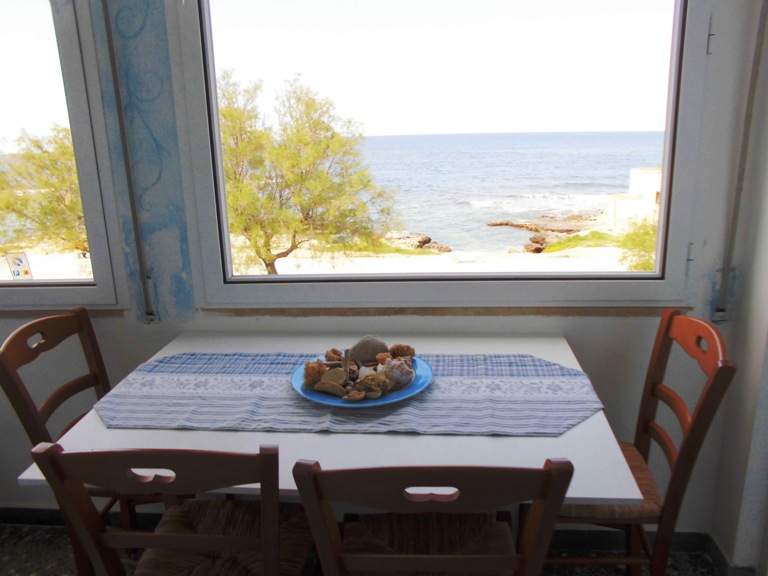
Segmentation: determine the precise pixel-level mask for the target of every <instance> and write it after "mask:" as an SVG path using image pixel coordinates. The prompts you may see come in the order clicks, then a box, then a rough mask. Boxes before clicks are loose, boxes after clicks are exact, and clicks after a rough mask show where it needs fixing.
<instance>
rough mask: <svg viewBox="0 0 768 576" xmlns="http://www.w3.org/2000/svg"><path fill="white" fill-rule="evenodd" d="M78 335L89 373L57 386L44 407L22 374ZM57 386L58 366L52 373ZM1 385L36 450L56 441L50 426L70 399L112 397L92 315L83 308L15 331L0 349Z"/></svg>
mask: <svg viewBox="0 0 768 576" xmlns="http://www.w3.org/2000/svg"><path fill="white" fill-rule="evenodd" d="M73 336H77V337H78V338H79V341H80V345H81V347H82V350H83V354H84V357H85V360H86V363H87V366H88V372H86V373H85V374H83V375H81V376H78V377H76V378H74V379H72V380H70V381H68V382H57V383H56V385H55V388H53V389H52V390H51V392H50V393H49V395H48V397H47V399H46V400H45V401H43V402H42V403H40V404H39V405H38V404H37V403H35V401H34V399H33V397H32V395H31V394H30V389H31V388H30V386H34V384H33V383H30V382H25V381H24V379H23V378H22V377H21V374H20V373H19V369H20V368H22V367H23V366H26V365H27V364H31V363H32V362H35V361H36V360H38V359H39V358H40V357H41V356H42V355H43V354H44V353H46V352H49V351H51V350H53V349H54V348H56V347H57V346H59V345H60V344H61V343H62V342H64V341H65V340H68V339H69V338H71V337H73ZM48 374H50V376H51V378H50V380H49V379H47V378H46V381H45V382H44V383H41V387H42V384H44V385H45V386H46V387H48V386H50V382H51V381H55V378H56V376H55V375H56V367H55V366H51V367H50V370H49V371H48ZM0 385H2V387H3V391H4V392H5V394H6V396H8V400H9V401H10V402H11V405H12V406H13V409H14V410H15V412H16V415H17V416H18V418H19V420H20V421H21V424H22V425H23V426H24V430H26V432H27V436H29V439H30V441H31V442H32V445H33V446H34V445H36V444H38V443H39V442H53V440H54V438H53V435H52V433H51V431H50V430H49V428H48V421H49V420H50V418H51V416H52V415H53V414H54V413H55V412H56V410H58V409H59V408H60V407H61V406H62V405H63V404H64V403H65V402H66V401H67V400H68V399H70V398H72V397H73V396H75V395H77V394H79V393H80V392H83V391H85V390H88V389H91V388H92V389H93V390H94V391H95V392H96V397H97V398H101V397H102V396H104V395H105V394H106V393H107V392H109V389H110V384H109V379H108V376H107V371H106V368H105V366H104V360H103V359H102V356H101V351H100V349H99V345H98V342H97V340H96V334H95V332H94V330H93V325H92V324H91V319H90V316H89V315H88V312H87V310H85V309H84V308H77V309H76V310H73V311H71V312H67V313H63V314H57V315H55V316H48V317H45V318H40V319H38V320H33V321H32V322H29V323H28V324H25V325H24V326H21V327H20V328H18V329H17V330H16V331H15V332H13V333H12V334H11V335H10V336H8V338H7V339H6V340H5V342H4V343H3V345H2V347H0Z"/></svg>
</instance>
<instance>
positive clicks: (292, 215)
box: [218, 72, 394, 274]
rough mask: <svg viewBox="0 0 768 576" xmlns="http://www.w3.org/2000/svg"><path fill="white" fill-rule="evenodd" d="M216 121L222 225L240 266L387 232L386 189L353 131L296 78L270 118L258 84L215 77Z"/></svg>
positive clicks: (271, 269) (270, 267) (272, 263)
mask: <svg viewBox="0 0 768 576" xmlns="http://www.w3.org/2000/svg"><path fill="white" fill-rule="evenodd" d="M218 90H219V122H220V127H221V140H222V149H223V161H224V179H225V187H226V194H227V209H228V218H229V232H230V235H231V236H232V237H233V243H236V240H238V241H240V242H241V243H245V245H246V246H247V248H248V250H247V253H246V255H245V262H244V263H245V264H253V263H254V262H256V261H260V262H261V263H262V264H263V265H264V267H265V269H266V271H267V273H268V274H277V266H276V261H277V260H278V259H280V258H285V257H287V256H289V255H290V254H291V253H293V252H294V251H295V250H297V249H298V248H300V247H308V248H313V249H316V250H317V249H321V248H323V247H325V246H329V245H341V246H344V245H356V246H357V245H361V244H362V245H368V244H371V243H372V242H373V241H374V240H375V239H376V238H380V237H382V236H383V235H384V233H385V232H386V231H387V228H388V227H387V226H385V224H384V223H385V222H389V221H391V217H392V206H393V204H394V197H393V194H392V193H391V192H389V191H387V190H385V189H383V188H381V187H379V186H377V185H376V184H375V183H374V182H373V179H372V178H371V175H370V174H369V172H368V169H367V167H366V166H365V165H364V163H363V160H362V156H361V151H360V144H361V143H362V139H363V136H362V132H361V131H360V129H359V128H358V127H357V126H356V124H355V123H354V122H352V121H351V120H348V119H344V118H341V117H339V116H338V115H337V114H336V111H335V107H334V104H333V102H331V101H330V100H328V99H324V98H320V97H319V96H318V95H317V94H315V93H314V92H312V91H311V90H310V89H309V88H307V87H306V86H303V85H302V84H300V83H299V81H298V80H294V81H292V82H290V83H289V84H288V86H287V88H286V91H285V92H284V93H283V94H282V95H280V97H279V98H278V102H277V108H276V118H277V126H275V127H270V126H267V124H266V122H265V121H264V118H263V117H262V115H261V114H260V112H259V108H258V97H259V93H260V91H261V86H260V84H258V83H256V84H252V85H250V86H245V87H242V86H240V85H239V84H238V83H237V82H236V81H235V80H234V79H233V76H232V73H231V72H225V73H223V74H222V75H221V79H220V80H219V84H218Z"/></svg>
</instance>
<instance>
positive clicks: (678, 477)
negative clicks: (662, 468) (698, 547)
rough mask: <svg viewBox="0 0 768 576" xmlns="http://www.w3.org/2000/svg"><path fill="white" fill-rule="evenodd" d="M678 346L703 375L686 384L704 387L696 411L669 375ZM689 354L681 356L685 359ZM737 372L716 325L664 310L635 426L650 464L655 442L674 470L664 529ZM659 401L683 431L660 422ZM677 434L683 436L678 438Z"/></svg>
mask: <svg viewBox="0 0 768 576" xmlns="http://www.w3.org/2000/svg"><path fill="white" fill-rule="evenodd" d="M674 348H679V349H680V350H681V351H682V352H685V354H687V356H689V357H690V358H691V359H692V366H691V369H693V370H694V373H700V374H701V377H700V379H699V381H698V382H695V381H694V382H690V381H686V382H685V383H684V384H685V385H690V384H691V383H693V384H696V385H698V386H700V392H699V397H698V400H697V402H696V405H695V407H694V408H693V411H691V410H689V408H688V406H687V405H686V403H685V401H684V400H683V399H682V397H681V396H680V395H679V394H678V393H677V392H676V391H675V390H674V389H673V388H674V385H673V384H672V383H671V382H669V381H667V380H666V379H665V374H666V373H667V365H668V361H669V358H670V354H671V353H672V351H673V349H674ZM685 357H686V356H684V355H682V354H680V358H685ZM735 373H736V365H735V364H733V363H732V362H730V361H729V360H728V359H727V358H726V351H725V344H724V342H723V338H722V335H721V334H720V332H719V331H718V330H717V328H715V326H713V325H712V324H711V323H709V322H707V321H705V320H701V319H698V318H692V317H688V316H684V315H682V313H681V312H680V311H679V310H675V309H669V310H666V311H665V312H664V314H663V316H662V319H661V324H660V325H659V330H658V333H657V335H656V342H655V344H654V347H653V352H652V354H651V360H650V364H649V367H648V373H647V376H646V380H645V386H644V389H643V396H642V400H641V403H640V414H639V417H638V421H637V428H636V430H635V446H636V448H637V449H638V450H639V452H640V453H641V454H642V455H643V457H644V458H645V460H646V462H647V461H648V455H649V452H650V448H651V445H652V443H656V444H657V445H658V446H659V447H660V448H661V450H662V452H663V453H664V455H665V456H666V460H667V462H668V464H669V466H670V469H671V475H670V479H669V483H668V485H667V490H666V494H665V496H664V502H663V506H662V518H661V522H660V526H659V530H660V531H662V530H673V529H674V524H675V522H676V521H677V516H678V513H679V511H680V506H681V505H682V501H683V496H684V495H685V489H686V487H687V485H688V480H689V479H690V476H691V472H692V470H693V466H694V464H695V463H696V458H697V456H698V454H699V450H700V449H701V445H702V443H703V442H704V438H705V436H706V434H707V430H708V429H709V426H710V424H711V422H712V419H713V418H714V417H715V414H716V412H717V409H718V407H719V406H720V402H721V401H722V399H723V396H724V395H725V392H726V391H727V390H728V386H729V385H730V383H731V380H732V379H733V376H734V374H735ZM678 389H679V388H678ZM659 402H662V403H663V404H665V405H666V406H668V407H669V408H670V410H671V411H672V413H673V414H674V415H675V416H676V420H677V423H678V424H679V427H680V430H678V431H674V430H667V429H665V428H664V426H663V424H662V423H661V422H659V420H657V412H658V410H657V409H658V406H659ZM676 437H677V438H679V440H677V441H675V440H673V438H676Z"/></svg>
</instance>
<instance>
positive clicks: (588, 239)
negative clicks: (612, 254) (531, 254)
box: [543, 230, 616, 252]
mask: <svg viewBox="0 0 768 576" xmlns="http://www.w3.org/2000/svg"><path fill="white" fill-rule="evenodd" d="M615 243H616V239H615V236H613V235H612V234H607V233H605V232H599V231H597V230H593V231H592V232H589V233H588V234H583V235H582V234H574V235H573V236H568V237H567V238H563V239H562V240H558V241H557V242H552V243H551V244H549V245H547V247H546V248H544V250H543V251H544V252H560V251H561V250H568V249H569V248H578V247H587V248H593V247H601V246H613V245H615Z"/></svg>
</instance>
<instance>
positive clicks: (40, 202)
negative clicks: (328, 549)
mask: <svg viewBox="0 0 768 576" xmlns="http://www.w3.org/2000/svg"><path fill="white" fill-rule="evenodd" d="M17 143H18V148H19V151H18V152H17V153H16V154H12V155H9V156H7V157H6V165H5V167H4V169H3V172H4V176H0V180H2V179H5V180H6V186H0V215H2V221H3V222H9V221H13V222H14V226H13V230H12V231H11V232H10V234H11V237H12V238H13V239H15V240H17V241H19V240H22V241H23V242H24V243H26V244H41V243H47V244H52V245H54V246H57V247H59V248H64V249H67V250H77V251H78V252H81V253H83V254H87V253H88V252H89V248H88V236H87V234H86V230H85V218H84V216H83V203H82V200H81V198H80V186H79V184H78V180H77V166H76V165H75V151H74V148H73V146H72V135H71V134H70V131H69V129H68V128H64V127H62V126H57V125H55V124H54V125H53V126H52V127H51V132H50V134H48V135H47V136H44V137H35V136H30V135H29V134H27V133H22V135H21V136H20V137H19V139H18V140H17Z"/></svg>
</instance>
